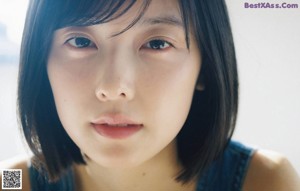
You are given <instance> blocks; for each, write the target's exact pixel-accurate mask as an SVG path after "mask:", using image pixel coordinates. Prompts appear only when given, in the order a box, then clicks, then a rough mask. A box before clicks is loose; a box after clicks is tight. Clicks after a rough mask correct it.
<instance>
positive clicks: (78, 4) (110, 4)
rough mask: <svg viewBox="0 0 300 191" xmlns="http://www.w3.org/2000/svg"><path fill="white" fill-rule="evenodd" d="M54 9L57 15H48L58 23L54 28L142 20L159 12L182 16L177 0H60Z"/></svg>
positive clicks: (162, 14)
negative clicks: (52, 16)
mask: <svg viewBox="0 0 300 191" xmlns="http://www.w3.org/2000/svg"><path fill="white" fill-rule="evenodd" d="M69 1H71V0H69ZM72 1H73V0H72ZM54 9H56V11H57V12H60V13H59V14H57V15H59V16H58V17H56V18H53V19H54V20H53V19H51V20H53V21H54V22H56V23H57V27H56V29H59V28H64V27H68V26H90V25H95V24H102V23H108V22H110V23H111V24H113V23H115V24H121V23H122V24H124V23H126V22H127V23H130V22H133V23H136V22H143V20H144V19H145V18H151V17H158V16H160V17H169V18H171V17H173V20H176V19H175V18H177V21H180V20H181V16H180V15H181V14H180V8H179V4H178V0H163V1H162V0H137V1H135V0H125V1H117V0H116V1H107V0H88V1H86V0H76V1H75V2H72V3H71V5H70V2H69V3H67V2H66V1H60V2H59V3H57V6H54ZM146 20H147V19H146ZM169 20H172V19H169ZM153 22H155V21H153Z"/></svg>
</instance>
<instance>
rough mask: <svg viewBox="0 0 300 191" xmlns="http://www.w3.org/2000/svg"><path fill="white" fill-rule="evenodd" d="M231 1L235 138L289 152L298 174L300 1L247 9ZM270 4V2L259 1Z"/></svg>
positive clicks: (299, 154) (299, 139)
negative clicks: (237, 94)
mask: <svg viewBox="0 0 300 191" xmlns="http://www.w3.org/2000/svg"><path fill="white" fill-rule="evenodd" d="M245 2H249V3H250V2H251V3H255V2H259V1H254V0H251V1H245V0H238V1H237V0H227V3H228V8H229V14H230V17H231V22H232V27H233V33H234V39H235V43H236V51H237V58H238V64H239V74H240V97H241V98H240V107H239V109H240V110H239V117H238V123H237V129H236V130H237V131H236V132H235V135H234V137H235V138H236V139H238V140H241V141H243V142H245V143H247V144H251V145H256V146H258V147H261V148H265V149H272V150H275V151H278V152H280V153H283V154H285V155H286V156H287V157H288V158H289V159H290V160H291V161H292V163H293V165H294V166H295V167H296V168H297V170H298V173H300V147H299V146H300V138H299V136H300V1H299V0H294V1H292V0H289V1H278V0H272V1H269V2H270V3H279V4H281V3H283V2H286V3H290V4H293V3H296V4H298V8H297V9H266V8H260V9H246V8H244V3H245ZM260 2H266V1H260Z"/></svg>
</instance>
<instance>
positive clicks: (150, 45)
mask: <svg viewBox="0 0 300 191" xmlns="http://www.w3.org/2000/svg"><path fill="white" fill-rule="evenodd" d="M171 46H172V44H171V43H169V42H167V41H165V40H151V41H149V42H147V43H146V44H145V45H144V46H143V47H144V48H147V49H153V50H164V49H167V48H169V47H171Z"/></svg>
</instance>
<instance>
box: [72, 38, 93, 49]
mask: <svg viewBox="0 0 300 191" xmlns="http://www.w3.org/2000/svg"><path fill="white" fill-rule="evenodd" d="M75 43H76V45H77V47H87V46H89V45H90V43H91V41H90V40H89V39H87V38H76V39H75Z"/></svg>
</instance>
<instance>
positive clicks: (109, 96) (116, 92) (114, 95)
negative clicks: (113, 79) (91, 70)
mask: <svg viewBox="0 0 300 191" xmlns="http://www.w3.org/2000/svg"><path fill="white" fill-rule="evenodd" d="M96 96H97V98H98V99H99V100H100V101H103V102H106V101H116V100H131V99H132V98H133V97H134V96H133V91H132V89H131V88H129V87H125V86H121V84H120V85H119V87H117V86H113V85H112V84H110V85H108V84H107V85H102V86H100V87H98V88H97V89H96Z"/></svg>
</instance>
